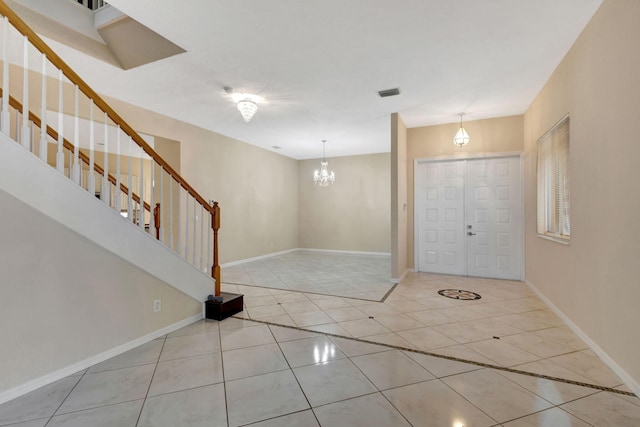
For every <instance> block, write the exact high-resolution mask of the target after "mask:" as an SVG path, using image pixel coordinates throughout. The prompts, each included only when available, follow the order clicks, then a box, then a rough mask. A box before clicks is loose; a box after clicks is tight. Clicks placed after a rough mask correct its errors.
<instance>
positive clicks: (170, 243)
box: [169, 175, 174, 249]
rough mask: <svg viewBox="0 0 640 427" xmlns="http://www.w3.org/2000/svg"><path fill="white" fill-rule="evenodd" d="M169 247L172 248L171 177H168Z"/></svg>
mask: <svg viewBox="0 0 640 427" xmlns="http://www.w3.org/2000/svg"><path fill="white" fill-rule="evenodd" d="M169 247H170V248H171V249H174V246H173V177H172V176H171V175H169Z"/></svg>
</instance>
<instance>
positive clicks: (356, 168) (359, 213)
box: [298, 153, 391, 253]
mask: <svg viewBox="0 0 640 427" xmlns="http://www.w3.org/2000/svg"><path fill="white" fill-rule="evenodd" d="M320 160H321V159H312V160H301V161H299V162H298V171H299V173H298V185H299V195H298V198H299V199H298V200H299V207H298V209H299V219H298V227H299V232H298V233H299V239H300V240H299V246H300V247H301V248H312V249H331V250H347V251H362V252H384V253H389V252H390V246H389V242H390V229H389V227H390V225H391V222H390V216H389V214H390V212H389V200H390V194H389V192H390V188H389V173H390V171H389V167H390V157H389V153H382V154H369V155H363V156H348V157H332V158H329V159H327V160H328V162H329V169H331V170H333V171H334V172H335V174H336V182H335V184H333V185H330V186H329V187H325V188H323V187H318V186H317V185H315V184H314V182H313V172H314V171H315V170H316V169H319V168H320Z"/></svg>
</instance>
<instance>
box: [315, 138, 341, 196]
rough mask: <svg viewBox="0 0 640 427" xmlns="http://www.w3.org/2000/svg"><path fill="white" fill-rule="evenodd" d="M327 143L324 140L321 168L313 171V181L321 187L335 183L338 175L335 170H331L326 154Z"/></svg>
mask: <svg viewBox="0 0 640 427" xmlns="http://www.w3.org/2000/svg"><path fill="white" fill-rule="evenodd" d="M326 143H327V140H326V139H323V140H322V161H321V162H320V170H319V171H318V170H316V171H315V172H314V173H313V182H314V183H316V184H318V185H319V186H320V187H327V186H328V185H329V184H333V182H334V181H335V180H336V175H335V174H334V173H333V171H331V172H329V162H327V160H326V158H325V155H326Z"/></svg>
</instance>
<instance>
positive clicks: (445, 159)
mask: <svg viewBox="0 0 640 427" xmlns="http://www.w3.org/2000/svg"><path fill="white" fill-rule="evenodd" d="M504 157H517V158H518V159H519V160H520V191H521V194H522V197H521V203H522V206H521V208H522V231H521V233H522V236H521V237H522V238H521V247H520V257H521V260H520V262H521V265H522V271H521V272H520V280H521V281H523V282H524V281H525V274H524V272H525V259H526V257H525V254H524V250H525V241H524V236H525V215H526V213H525V210H524V199H525V193H524V153H523V152H521V151H506V152H500V153H464V154H461V155H448V156H436V157H421V158H416V159H414V160H413V265H414V267H415V268H414V270H415V271H416V272H417V271H419V265H420V264H419V258H418V257H419V255H420V253H419V251H418V249H419V248H418V243H419V239H418V234H419V233H418V232H419V229H418V203H417V200H418V194H417V193H418V190H417V185H416V181H417V176H418V175H417V174H416V170H417V168H418V164H420V163H439V162H450V161H456V160H480V159H499V158H504ZM465 191H466V189H465ZM465 247H466V246H465ZM465 265H466V250H465ZM495 280H503V279H495Z"/></svg>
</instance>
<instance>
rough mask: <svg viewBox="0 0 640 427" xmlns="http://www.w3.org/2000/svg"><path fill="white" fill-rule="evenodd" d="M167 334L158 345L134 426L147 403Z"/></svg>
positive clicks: (138, 421)
mask: <svg viewBox="0 0 640 427" xmlns="http://www.w3.org/2000/svg"><path fill="white" fill-rule="evenodd" d="M167 335H168V334H167ZM167 335H165V336H164V338H163V339H162V347H160V351H159V352H158V358H157V359H156V365H155V366H154V367H153V373H152V374H151V379H150V380H149V386H148V387H147V392H146V393H145V395H144V399H143V400H142V405H141V406H140V412H138V418H137V419H136V424H135V425H136V426H137V425H138V424H139V423H140V417H142V411H143V410H144V406H145V404H146V403H147V397H148V396H149V390H151V384H153V377H155V375H156V371H157V370H158V364H159V363H160V357H161V356H162V351H163V350H164V345H165V344H166V343H167Z"/></svg>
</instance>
